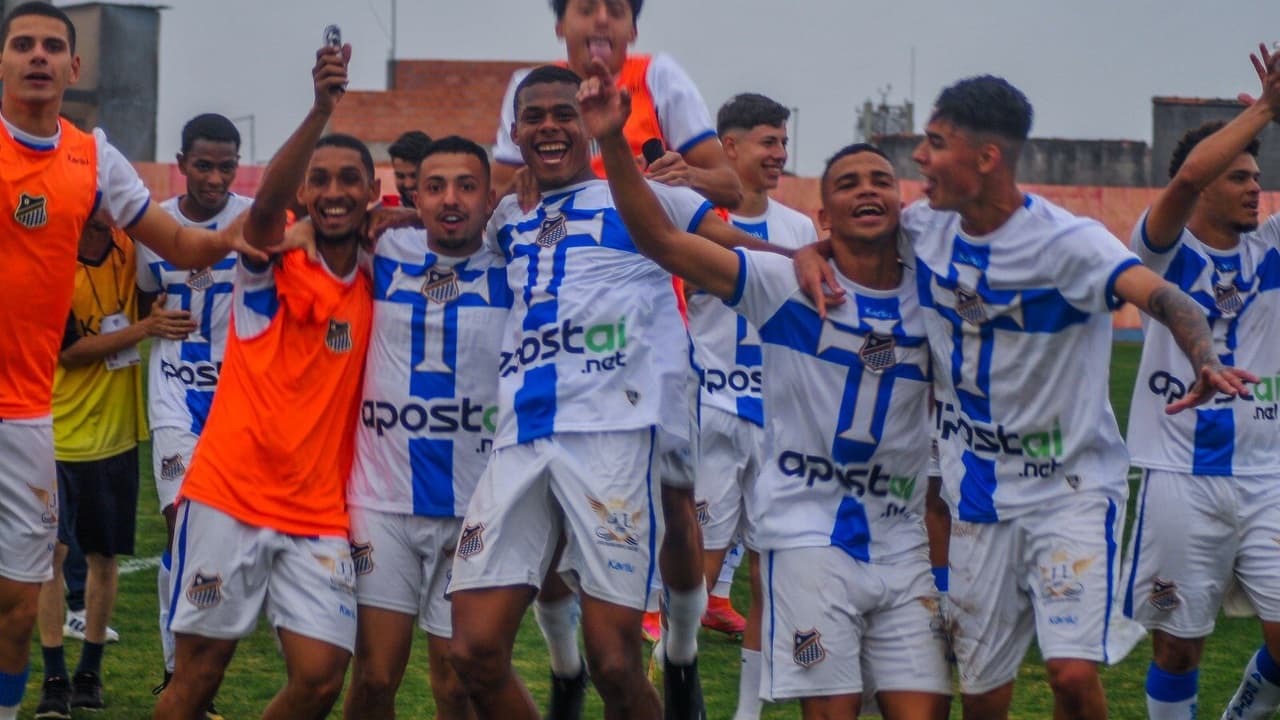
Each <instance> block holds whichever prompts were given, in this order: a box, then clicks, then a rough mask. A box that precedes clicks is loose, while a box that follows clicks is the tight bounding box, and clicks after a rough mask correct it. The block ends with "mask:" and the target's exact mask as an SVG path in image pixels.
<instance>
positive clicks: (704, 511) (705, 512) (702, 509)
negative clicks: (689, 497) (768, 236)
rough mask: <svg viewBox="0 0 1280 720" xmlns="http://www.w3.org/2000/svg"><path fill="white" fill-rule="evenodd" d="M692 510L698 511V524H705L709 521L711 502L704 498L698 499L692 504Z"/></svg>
mask: <svg viewBox="0 0 1280 720" xmlns="http://www.w3.org/2000/svg"><path fill="white" fill-rule="evenodd" d="M694 510H695V511H697V513H698V524H699V525H703V526H705V525H706V524H707V523H709V522H711V503H709V502H707V501H706V500H699V501H698V502H697V503H696V504H695V505H694Z"/></svg>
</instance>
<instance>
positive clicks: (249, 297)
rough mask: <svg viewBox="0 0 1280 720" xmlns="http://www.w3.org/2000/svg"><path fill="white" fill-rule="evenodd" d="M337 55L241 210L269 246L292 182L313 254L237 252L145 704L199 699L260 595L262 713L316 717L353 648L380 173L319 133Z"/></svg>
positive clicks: (213, 687) (339, 60) (330, 699)
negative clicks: (269, 631) (359, 469)
mask: <svg viewBox="0 0 1280 720" xmlns="http://www.w3.org/2000/svg"><path fill="white" fill-rule="evenodd" d="M350 52H351V48H350V46H345V47H344V48H342V49H341V50H338V49H336V48H331V47H325V48H323V49H321V50H319V51H318V52H317V53H316V63H315V68H314V69H313V71H312V76H313V79H314V90H315V100H314V104H313V105H312V107H311V110H310V111H309V112H308V113H307V116H306V118H305V119H304V120H303V122H302V124H301V125H300V126H299V127H298V129H297V130H295V131H294V133H293V134H292V135H291V136H290V137H289V139H288V140H286V142H285V144H284V146H283V147H281V149H280V151H279V152H278V153H277V154H276V156H275V158H274V159H273V160H272V162H271V164H270V165H269V166H268V167H267V170H266V172H265V173H264V175H263V180H262V185H261V187H260V188H259V191H258V196H257V197H256V198H255V200H254V203H253V205H252V206H250V208H249V210H248V212H247V215H248V219H247V222H246V223H245V225H244V233H245V239H246V241H247V242H248V243H249V244H250V245H252V246H255V247H259V248H265V247H269V246H272V245H274V244H278V243H279V241H280V239H281V237H282V235H283V231H284V225H285V214H286V209H287V207H288V205H289V198H290V197H291V196H293V195H295V194H296V195H297V197H298V199H299V200H300V201H301V202H302V204H304V205H305V206H306V207H307V210H308V214H309V216H310V218H311V221H312V222H313V223H314V229H315V234H316V245H317V254H318V256H319V259H318V260H311V259H309V258H308V257H307V255H306V253H305V252H304V251H303V250H300V249H298V250H292V251H289V252H286V253H284V254H283V255H282V256H281V257H280V258H279V260H278V261H276V262H274V263H259V262H256V261H254V260H252V259H250V258H247V257H244V256H243V255H242V256H241V257H240V258H238V260H237V263H236V268H235V273H236V275H235V280H234V283H233V285H234V287H233V290H232V303H233V305H232V321H231V328H232V329H233V332H232V333H230V335H229V337H228V338H227V346H226V355H225V357H224V360H223V367H222V373H221V375H220V376H219V379H218V391H217V394H216V395H215V397H214V402H213V407H212V409H211V411H210V413H209V419H208V422H207V423H206V424H205V427H204V431H203V432H202V433H201V436H200V442H199V445H198V446H197V448H196V452H195V457H194V459H193V461H192V464H191V467H190V468H189V469H188V471H187V476H186V478H185V479H184V480H183V482H182V487H181V488H180V489H179V494H178V528H177V531H176V534H175V538H174V545H173V555H174V558H173V563H174V573H173V577H172V582H171V585H172V594H171V599H170V617H169V626H170V628H171V629H172V630H173V632H174V635H175V638H176V641H177V643H176V645H177V647H176V662H175V667H174V674H173V678H172V679H171V680H170V682H169V686H168V688H167V689H166V690H165V692H164V693H163V694H162V695H161V696H160V701H159V703H158V704H157V705H156V709H155V717H156V718H166V719H175V720H176V719H178V718H182V719H186V718H190V717H192V716H193V715H194V714H196V713H198V712H202V711H203V709H204V708H205V707H207V706H208V703H209V701H210V700H212V699H213V696H214V693H215V692H217V689H218V685H219V683H220V682H221V681H222V676H223V672H224V671H225V669H226V666H227V664H228V663H229V662H230V660H231V656H232V654H233V653H234V652H235V648H236V644H237V641H238V640H239V639H240V638H242V637H245V636H247V635H248V634H249V633H251V632H252V631H253V629H254V627H255V626H256V625H257V622H258V615H259V614H260V613H261V612H262V611H263V610H264V609H265V611H266V613H267V617H268V619H269V620H270V622H271V624H272V626H273V627H274V628H275V629H276V632H277V636H278V638H279V641H280V647H281V649H282V651H283V654H284V657H285V665H286V668H287V673H288V676H287V680H286V682H285V685H284V687H283V688H281V690H280V692H279V693H278V694H277V695H276V697H275V698H274V699H273V700H272V701H271V703H270V704H269V705H268V706H267V708H266V710H265V711H264V712H263V715H262V716H263V717H264V718H270V719H274V718H322V717H325V716H327V714H328V712H329V709H330V708H331V707H332V706H333V703H334V702H335V701H336V700H337V697H338V693H339V691H340V690H341V688H342V682H343V677H344V675H345V674H346V669H347V664H348V661H349V660H350V657H351V652H352V650H353V649H354V646H355V639H356V600H355V570H354V568H353V566H352V560H351V551H350V546H349V544H348V540H347V537H348V531H349V521H348V515H347V509H346V500H345V490H346V484H347V480H348V478H349V476H350V472H351V464H352V459H353V455H354V446H355V429H356V423H357V421H358V419H359V413H360V387H361V377H362V372H363V368H364V359H365V352H366V350H367V347H368V340H369V332H370V327H371V325H372V314H373V308H372V299H371V284H370V281H369V277H368V274H367V270H366V268H365V267H362V263H361V257H360V255H361V253H360V240H361V238H362V237H363V227H364V223H365V220H366V216H367V211H366V208H367V207H368V206H369V205H370V204H371V203H373V202H374V201H375V200H377V198H378V194H379V193H378V190H379V183H378V181H377V179H376V178H375V177H374V174H373V159H372V158H371V157H370V155H369V150H368V148H366V147H365V146H364V144H363V143H361V142H360V141H359V140H356V139H355V138H352V137H350V136H347V135H329V136H326V137H323V138H322V137H321V134H322V133H323V132H324V127H325V124H326V123H327V122H328V120H329V117H330V116H331V115H332V113H333V109H334V107H335V106H336V104H337V102H338V98H339V97H340V96H341V94H342V90H343V88H344V87H345V84H346V79H347V69H346V68H347V60H348V59H349V58H350Z"/></svg>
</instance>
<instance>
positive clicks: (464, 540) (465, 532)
mask: <svg viewBox="0 0 1280 720" xmlns="http://www.w3.org/2000/svg"><path fill="white" fill-rule="evenodd" d="M481 550H484V523H477V524H475V525H466V526H464V527H463V528H462V536H461V537H459V538H458V557H460V558H462V559H463V560H466V559H467V558H469V557H471V556H472V555H475V554H476V553H478V552H480V551H481Z"/></svg>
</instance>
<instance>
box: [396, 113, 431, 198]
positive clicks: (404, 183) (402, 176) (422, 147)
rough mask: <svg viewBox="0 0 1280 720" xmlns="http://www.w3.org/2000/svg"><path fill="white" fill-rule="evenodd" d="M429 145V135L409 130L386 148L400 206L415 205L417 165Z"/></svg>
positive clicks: (424, 155)
mask: <svg viewBox="0 0 1280 720" xmlns="http://www.w3.org/2000/svg"><path fill="white" fill-rule="evenodd" d="M430 145H431V136H429V135H427V134H426V133H424V132H422V131H421V130H409V131H408V132H405V133H404V134H402V135H401V136H400V137H398V138H396V141H395V142H393V143H391V146H390V147H388V148H387V154H388V155H390V156H391V171H392V172H393V173H394V174H395V180H396V192H397V193H399V201H400V206H401V207H407V208H413V207H416V204H415V201H414V193H416V192H417V191H418V165H420V164H421V163H422V158H424V157H426V152H427V148H428V147H429V146H430Z"/></svg>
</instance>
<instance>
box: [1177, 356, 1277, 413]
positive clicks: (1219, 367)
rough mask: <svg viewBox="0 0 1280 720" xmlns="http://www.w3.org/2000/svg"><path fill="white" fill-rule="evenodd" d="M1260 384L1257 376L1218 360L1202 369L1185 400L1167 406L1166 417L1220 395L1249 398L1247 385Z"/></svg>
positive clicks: (1203, 366)
mask: <svg viewBox="0 0 1280 720" xmlns="http://www.w3.org/2000/svg"><path fill="white" fill-rule="evenodd" d="M1256 382H1258V378H1257V376H1255V375H1253V374H1252V373H1250V372H1249V371H1247V370H1241V369H1239V368H1233V367H1227V366H1225V365H1223V364H1222V363H1220V362H1218V361H1217V360H1215V361H1213V362H1211V363H1206V364H1205V365H1202V366H1201V367H1200V372H1199V374H1198V375H1197V377H1196V381H1195V383H1194V384H1193V385H1192V386H1191V389H1190V390H1188V391H1187V394H1186V396H1184V397H1183V398H1181V399H1179V400H1177V401H1175V402H1172V403H1169V404H1168V405H1166V406H1165V408H1164V412H1165V414H1166V415H1175V414H1177V413H1180V412H1182V411H1183V410H1186V409H1188V408H1193V407H1196V406H1197V405H1202V404H1204V403H1206V402H1209V400H1210V399H1211V398H1213V397H1214V396H1215V395H1217V394H1218V393H1222V394H1223V395H1229V396H1231V397H1241V398H1247V397H1249V396H1250V394H1249V388H1248V387H1247V386H1246V385H1245V383H1256Z"/></svg>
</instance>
